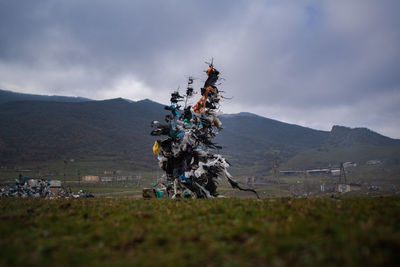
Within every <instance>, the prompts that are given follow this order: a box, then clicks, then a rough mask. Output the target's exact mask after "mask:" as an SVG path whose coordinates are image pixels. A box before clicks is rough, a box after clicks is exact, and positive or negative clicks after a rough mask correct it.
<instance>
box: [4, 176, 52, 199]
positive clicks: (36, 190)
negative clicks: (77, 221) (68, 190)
mask: <svg viewBox="0 0 400 267" xmlns="http://www.w3.org/2000/svg"><path fill="white" fill-rule="evenodd" d="M52 196H53V192H52V191H51V190H50V181H49V180H43V179H24V180H23V181H20V180H18V179H17V180H15V184H13V185H8V186H5V187H3V188H1V189H0V197H20V198H26V197H44V198H50V197H52Z"/></svg>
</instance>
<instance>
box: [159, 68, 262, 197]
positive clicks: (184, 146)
mask: <svg viewBox="0 0 400 267" xmlns="http://www.w3.org/2000/svg"><path fill="white" fill-rule="evenodd" d="M206 73H207V80H206V81H205V83H204V86H203V87H202V88H201V90H200V92H201V97H200V99H199V100H198V102H197V103H196V104H195V105H193V106H191V105H189V104H188V101H190V99H192V98H193V96H194V95H195V94H196V92H195V91H194V89H193V80H194V79H193V77H189V78H188V86H187V88H186V94H185V95H180V93H179V91H175V92H173V93H172V94H171V99H170V101H171V105H169V106H165V109H166V110H168V111H170V112H171V114H168V115H166V116H165V123H160V122H158V121H152V123H151V126H152V131H151V135H153V136H163V137H164V138H163V139H158V140H156V141H155V143H154V146H153V152H154V154H156V155H158V161H159V166H160V168H162V170H163V171H165V175H164V176H163V179H161V180H159V181H157V182H156V183H155V184H154V185H153V192H154V193H155V194H156V196H157V197H163V196H164V197H165V196H166V197H171V198H213V197H217V196H218V192H217V186H218V181H219V179H220V177H226V179H227V180H228V182H229V183H230V184H231V186H232V187H233V188H238V189H240V190H245V191H252V192H254V193H255V194H256V195H257V197H258V194H257V192H256V191H254V190H252V189H245V188H242V187H240V185H239V184H238V183H237V182H236V181H234V180H233V179H232V176H231V175H230V174H229V172H228V170H227V168H228V167H229V166H230V163H229V162H228V161H227V160H226V159H225V158H224V157H222V156H221V155H220V154H218V153H213V152H215V150H216V149H217V150H220V149H222V147H221V146H219V145H218V144H216V143H214V142H213V141H212V139H214V138H215V137H216V135H217V134H218V133H219V131H220V130H222V123H221V121H220V120H219V119H218V116H217V113H218V110H219V109H220V102H221V99H222V98H224V96H223V95H222V91H220V90H218V88H217V86H216V83H217V81H218V79H219V75H220V72H219V71H218V70H217V69H215V68H214V66H213V63H212V62H211V63H209V68H208V70H207V71H206ZM182 102H184V106H183V109H181V108H182V106H181V103H182Z"/></svg>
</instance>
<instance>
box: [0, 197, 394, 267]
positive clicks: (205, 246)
mask: <svg viewBox="0 0 400 267" xmlns="http://www.w3.org/2000/svg"><path fill="white" fill-rule="evenodd" d="M0 216H1V220H0V236H1V239H0V265H20V266H22V265H23V266H26V265H73V264H74V265H75V264H78V265H87V264H90V265H129V266H154V265H165V266H203V265H209V266H221V265H222V266H258V265H264V266H265V265H279V266H281V265H286V266H292V265H308V266H311V265H312V266H314V265H317V266H326V265H331V266H333V265H347V266H361V265H365V264H367V265H371V266H374V265H375V266H378V265H386V264H390V265H391V266H394V265H398V264H400V257H399V255H400V254H399V253H400V199H399V198H394V197H391V198H343V199H333V200H332V199H329V198H314V199H269V200H255V199H211V200H156V199H154V200H132V199H104V198H99V199H73V200H65V199H59V200H44V199H1V200H0Z"/></svg>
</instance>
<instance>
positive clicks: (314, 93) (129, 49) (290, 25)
mask: <svg viewBox="0 0 400 267" xmlns="http://www.w3.org/2000/svg"><path fill="white" fill-rule="evenodd" d="M399 7H400V3H399V2H398V1H396V0H392V1H390V0H389V1H384V2H382V1H381V2H379V3H378V2H377V1H369V0H368V1H361V0H354V1H323V2H321V1H312V0H307V1H306V0H305V1H287V2H286V1H244V0H243V1H234V2H232V1H217V2H215V1H173V0H170V1H123V0H119V1H98V0H97V1H78V0H76V1H73V0H69V1H50V0H39V1H11V0H9V1H7V0H5V1H2V2H0V87H1V88H3V89H9V90H15V91H20V92H29V93H46V94H62V95H79V96H85V97H90V98H95V99H103V98H112V97H126V98H131V99H134V100H139V99H142V98H151V99H154V100H156V101H160V102H164V103H167V101H168V96H169V93H170V91H171V90H172V89H174V88H176V87H177V86H178V85H181V86H184V84H185V77H184V76H185V75H195V76H197V77H200V78H201V79H199V80H198V81H196V82H197V84H196V85H197V86H198V87H200V86H201V82H202V79H204V74H202V73H201V71H202V70H204V69H205V68H206V65H204V64H203V61H204V60H206V59H208V58H210V57H211V56H214V57H215V60H216V66H217V67H220V69H221V70H222V74H223V77H224V78H226V80H225V81H224V82H223V84H222V86H221V89H222V90H224V91H226V92H227V94H228V95H229V96H233V97H234V98H233V99H232V100H230V101H228V102H225V103H224V106H223V110H224V111H225V112H238V111H250V112H255V113H258V114H260V115H263V116H267V117H271V118H274V119H278V120H284V121H287V122H290V123H297V124H301V125H304V126H309V127H314V128H318V129H329V128H330V127H331V126H332V125H333V124H342V125H347V126H353V127H355V126H366V127H369V128H371V129H373V130H376V131H378V132H381V133H383V134H386V135H389V136H391V137H396V138H400V124H399V119H398V118H400V106H399V105H398V103H400V76H399V75H398V70H399V67H400V53H398V51H397V50H398V47H399V44H400V30H399V29H400V27H399V26H400V25H399V24H400V23H399V20H398V19H397V14H396V12H397V10H399Z"/></svg>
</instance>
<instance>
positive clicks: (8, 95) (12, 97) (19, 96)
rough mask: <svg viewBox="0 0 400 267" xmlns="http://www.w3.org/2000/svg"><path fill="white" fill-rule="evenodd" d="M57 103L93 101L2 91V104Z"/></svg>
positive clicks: (0, 92) (0, 93)
mask: <svg viewBox="0 0 400 267" xmlns="http://www.w3.org/2000/svg"><path fill="white" fill-rule="evenodd" d="M27 100H29V101H32V100H34V101H55V102H83V101H91V99H88V98H83V97H70V96H56V95H52V96H49V95H33V94H23V93H15V92H12V91H6V90H1V89H0V104H2V103H7V102H15V101H27Z"/></svg>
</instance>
